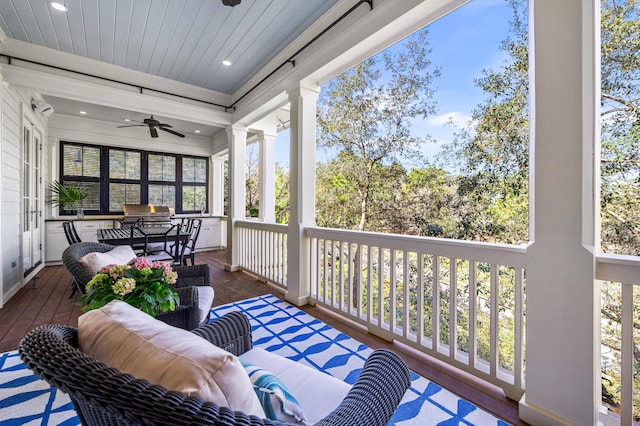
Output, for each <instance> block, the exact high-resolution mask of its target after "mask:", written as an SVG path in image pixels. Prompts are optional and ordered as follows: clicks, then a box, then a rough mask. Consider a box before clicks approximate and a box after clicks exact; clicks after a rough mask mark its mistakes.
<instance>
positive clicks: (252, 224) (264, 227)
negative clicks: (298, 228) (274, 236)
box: [235, 220, 288, 234]
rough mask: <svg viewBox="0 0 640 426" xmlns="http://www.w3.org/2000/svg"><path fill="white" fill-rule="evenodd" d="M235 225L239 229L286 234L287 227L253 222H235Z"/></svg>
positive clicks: (279, 224) (278, 224)
mask: <svg viewBox="0 0 640 426" xmlns="http://www.w3.org/2000/svg"><path fill="white" fill-rule="evenodd" d="M235 225H236V226H237V227H239V228H249V229H261V230H265V231H275V232H281V233H284V234H286V233H287V228H288V226H287V225H283V224H281V223H264V222H259V221H255V220H237V221H236V222H235Z"/></svg>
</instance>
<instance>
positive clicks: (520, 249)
mask: <svg viewBox="0 0 640 426" xmlns="http://www.w3.org/2000/svg"><path fill="white" fill-rule="evenodd" d="M304 235H305V236H306V237H309V238H319V239H325V240H333V241H342V242H349V243H354V244H361V245H370V246H373V247H381V248H385V249H391V250H403V251H408V252H415V253H424V254H436V255H440V256H447V257H451V258H456V259H466V260H475V261H486V262H492V263H497V264H501V265H509V266H516V267H524V266H525V253H526V250H527V246H526V245H510V244H500V243H485V242H478V241H464V240H453V239H447V238H434V237H418V236H411V235H398V234H382V233H377V232H364V231H353V230H344V229H334V228H305V230H304Z"/></svg>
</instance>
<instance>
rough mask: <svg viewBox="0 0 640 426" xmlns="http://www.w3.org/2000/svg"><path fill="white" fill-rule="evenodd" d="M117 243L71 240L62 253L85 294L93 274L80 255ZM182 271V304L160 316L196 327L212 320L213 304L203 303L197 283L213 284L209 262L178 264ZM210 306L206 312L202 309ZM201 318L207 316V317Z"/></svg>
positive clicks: (177, 324)
mask: <svg viewBox="0 0 640 426" xmlns="http://www.w3.org/2000/svg"><path fill="white" fill-rule="evenodd" d="M114 247H115V246H112V245H109V244H103V243H96V242H80V243H75V244H71V245H70V246H69V247H67V248H66V249H65V250H64V252H63V253H62V263H64V266H65V267H66V268H67V270H68V271H69V272H70V273H71V275H73V279H74V281H75V283H76V286H77V287H78V289H79V290H80V292H81V293H82V294H84V292H85V288H86V286H87V283H88V282H89V280H91V278H93V274H92V273H91V272H90V271H89V270H87V268H85V266H84V265H83V264H82V263H80V258H81V257H82V256H84V255H86V254H89V253H93V252H100V253H104V252H107V251H109V250H111V249H113V248H114ZM173 269H174V270H175V271H176V272H177V273H178V280H177V281H176V284H175V286H176V289H177V290H178V295H179V296H180V305H179V306H177V307H176V309H175V311H169V312H165V313H162V314H158V316H157V318H158V319H159V320H161V321H163V322H166V323H167V324H170V325H173V326H175V327H180V328H183V329H185V330H193V329H194V328H197V327H199V326H200V325H202V324H205V323H206V322H207V321H208V320H209V309H210V308H211V306H205V307H202V308H200V307H199V302H200V300H199V296H198V291H197V288H196V287H197V286H208V287H210V286H211V274H210V272H209V265H207V264H204V265H192V266H174V267H173ZM202 309H206V312H204V311H202ZM201 318H205V319H204V321H202V320H201Z"/></svg>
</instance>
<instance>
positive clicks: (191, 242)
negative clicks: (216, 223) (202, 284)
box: [177, 218, 202, 265]
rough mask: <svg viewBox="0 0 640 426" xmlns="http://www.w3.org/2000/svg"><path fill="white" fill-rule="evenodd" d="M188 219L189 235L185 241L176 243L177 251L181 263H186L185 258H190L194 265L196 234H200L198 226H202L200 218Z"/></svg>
mask: <svg viewBox="0 0 640 426" xmlns="http://www.w3.org/2000/svg"><path fill="white" fill-rule="evenodd" d="M190 221H191V231H190V233H191V236H190V237H189V239H188V240H187V241H186V242H184V243H182V242H181V243H179V244H178V245H177V247H178V250H177V251H178V252H179V253H180V255H179V258H180V259H181V261H182V264H183V265H186V264H187V258H189V259H191V264H192V265H195V261H196V256H195V253H196V242H197V240H198V235H200V228H202V219H196V218H192V219H191V220H190Z"/></svg>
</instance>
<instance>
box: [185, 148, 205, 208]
mask: <svg viewBox="0 0 640 426" xmlns="http://www.w3.org/2000/svg"><path fill="white" fill-rule="evenodd" d="M207 171H208V170H207V160H206V159H205V158H197V157H184V158H183V159H182V207H183V209H185V210H190V211H196V210H197V211H201V212H203V213H204V212H205V211H206V208H207V207H206V206H207Z"/></svg>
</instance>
